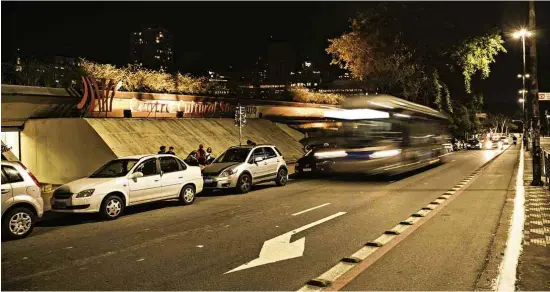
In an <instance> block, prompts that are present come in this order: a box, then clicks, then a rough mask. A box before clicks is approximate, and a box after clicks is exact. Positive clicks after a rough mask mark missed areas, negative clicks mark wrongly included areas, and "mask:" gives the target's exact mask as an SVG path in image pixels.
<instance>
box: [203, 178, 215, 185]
mask: <svg viewBox="0 0 550 292" xmlns="http://www.w3.org/2000/svg"><path fill="white" fill-rule="evenodd" d="M213 182H214V180H213V179H211V178H205V179H204V183H207V184H209V183H213Z"/></svg>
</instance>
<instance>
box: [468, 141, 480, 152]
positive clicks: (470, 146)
mask: <svg viewBox="0 0 550 292" xmlns="http://www.w3.org/2000/svg"><path fill="white" fill-rule="evenodd" d="M482 148H483V145H482V144H481V142H480V141H479V140H477V139H471V140H468V143H466V149H468V150H470V149H479V150H481V149H482Z"/></svg>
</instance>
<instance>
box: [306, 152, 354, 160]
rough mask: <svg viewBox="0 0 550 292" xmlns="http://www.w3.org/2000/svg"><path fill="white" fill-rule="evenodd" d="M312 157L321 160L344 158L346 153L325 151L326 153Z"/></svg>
mask: <svg viewBox="0 0 550 292" xmlns="http://www.w3.org/2000/svg"><path fill="white" fill-rule="evenodd" d="M313 156H315V157H317V158H319V159H323V158H337V157H346V156H348V154H347V153H346V151H327V152H317V153H315V154H313Z"/></svg>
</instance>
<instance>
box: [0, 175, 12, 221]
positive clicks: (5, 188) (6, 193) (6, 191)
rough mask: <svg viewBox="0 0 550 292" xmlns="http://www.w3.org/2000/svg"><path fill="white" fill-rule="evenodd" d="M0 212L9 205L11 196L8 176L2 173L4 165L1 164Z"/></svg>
mask: <svg viewBox="0 0 550 292" xmlns="http://www.w3.org/2000/svg"><path fill="white" fill-rule="evenodd" d="M1 173H2V214H4V211H5V210H6V209H7V208H8V207H9V206H10V202H9V201H10V200H11V199H12V197H13V192H12V188H11V184H10V182H9V180H8V177H7V176H6V175H5V174H4V167H3V166H2V171H1Z"/></svg>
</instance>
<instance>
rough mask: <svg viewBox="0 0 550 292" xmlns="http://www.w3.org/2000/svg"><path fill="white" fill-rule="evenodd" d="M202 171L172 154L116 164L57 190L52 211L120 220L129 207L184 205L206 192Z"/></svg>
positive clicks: (119, 160)
mask: <svg viewBox="0 0 550 292" xmlns="http://www.w3.org/2000/svg"><path fill="white" fill-rule="evenodd" d="M202 186H203V180H202V175H201V170H200V168H199V167H197V166H189V165H187V164H186V163H185V162H183V161H182V160H181V159H179V158H178V157H176V156H173V155H169V154H158V155H140V156H129V157H123V158H119V159H115V160H112V161H110V162H108V163H107V164H105V165H104V166H102V167H100V168H99V169H98V170H97V171H96V172H94V173H93V174H92V175H91V176H89V177H87V178H82V179H79V180H76V181H73V182H70V183H68V184H65V185H62V186H61V187H59V188H58V189H57V190H55V192H54V194H53V196H52V199H51V204H52V211H54V212H65V213H97V212H99V213H100V214H101V215H102V216H103V217H104V218H106V219H116V218H118V217H119V216H120V215H121V214H122V212H123V211H124V208H125V207H127V206H132V205H138V204H142V203H148V202H153V201H160V200H168V199H175V198H178V199H179V200H180V202H181V203H182V204H184V205H190V204H192V203H193V202H194V201H195V194H197V193H200V192H201V191H202Z"/></svg>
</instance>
